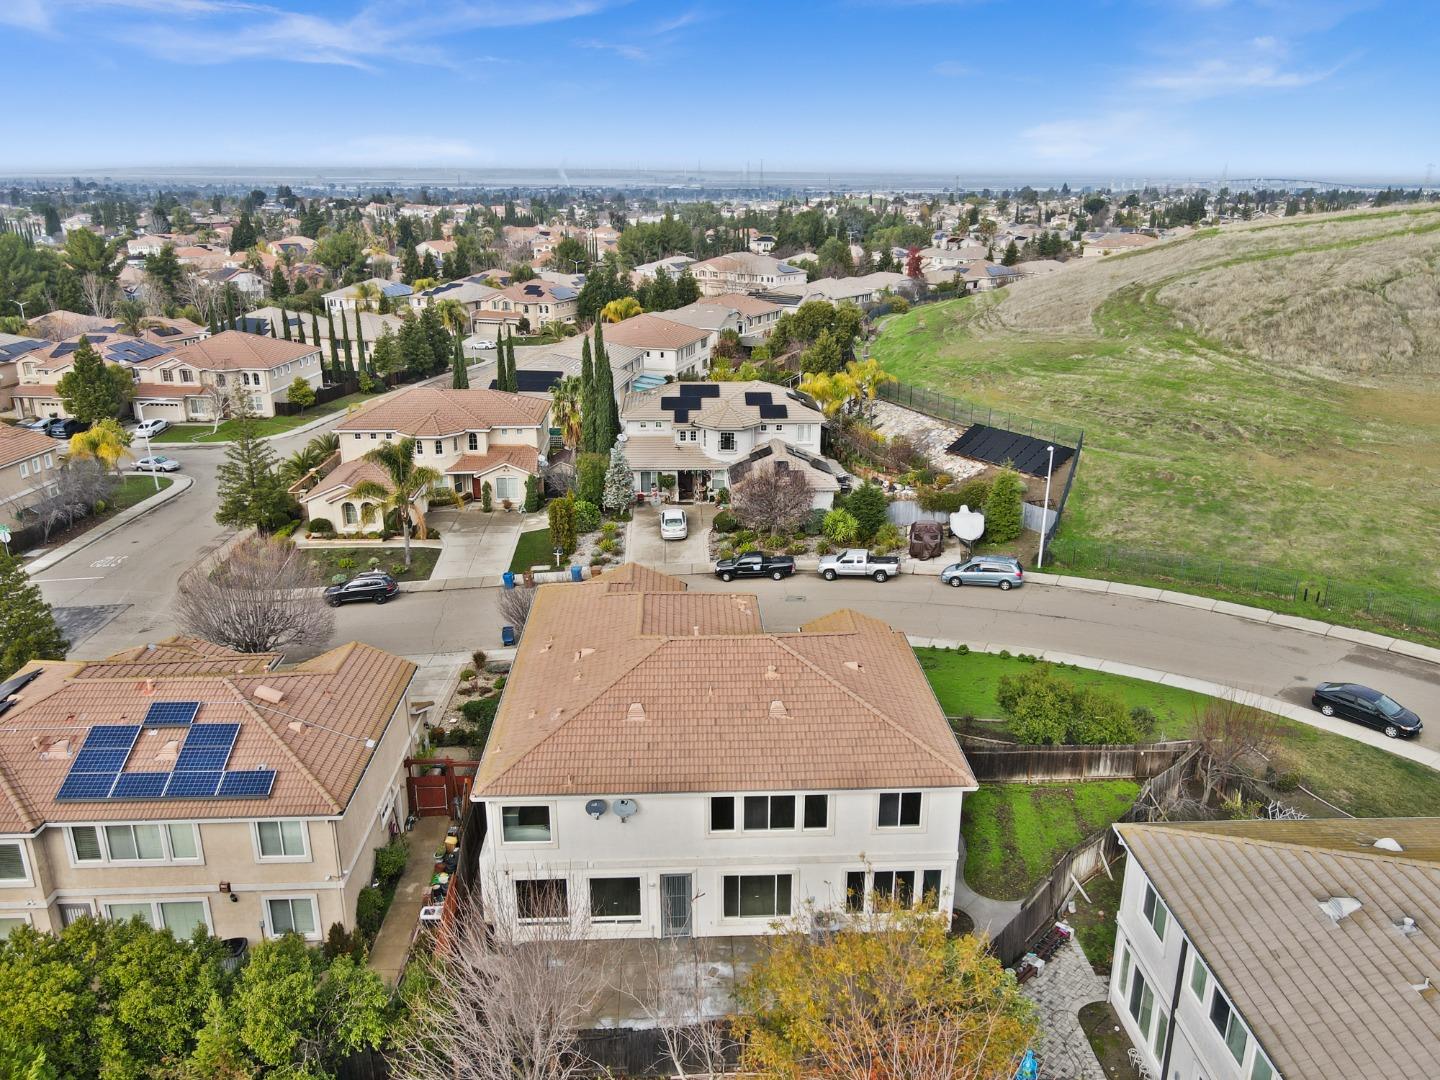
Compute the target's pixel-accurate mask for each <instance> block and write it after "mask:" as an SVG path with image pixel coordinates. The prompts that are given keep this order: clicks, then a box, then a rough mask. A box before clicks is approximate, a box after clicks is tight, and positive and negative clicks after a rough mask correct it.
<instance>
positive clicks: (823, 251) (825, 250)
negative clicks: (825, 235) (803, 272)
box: [816, 236, 855, 277]
mask: <svg viewBox="0 0 1440 1080" xmlns="http://www.w3.org/2000/svg"><path fill="white" fill-rule="evenodd" d="M816 257H817V258H819V260H820V273H821V274H822V275H823V276H824V277H847V276H849V275H850V274H852V273H854V272H855V260H854V258H853V257H852V256H851V254H850V245H849V244H847V243H846V242H845V241H844V240H841V239H840V238H839V237H838V236H832V237H830V239H829V240H826V241H825V243H823V244H821V245H820V250H819V251H818V252H816Z"/></svg>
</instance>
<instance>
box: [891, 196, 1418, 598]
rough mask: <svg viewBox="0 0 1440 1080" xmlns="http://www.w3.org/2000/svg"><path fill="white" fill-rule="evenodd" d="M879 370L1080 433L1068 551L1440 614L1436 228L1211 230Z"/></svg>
mask: <svg viewBox="0 0 1440 1080" xmlns="http://www.w3.org/2000/svg"><path fill="white" fill-rule="evenodd" d="M873 355H875V356H877V357H879V359H880V360H881V361H882V362H883V363H884V364H885V366H886V367H887V368H889V369H890V370H891V371H892V372H894V373H895V374H896V375H898V376H899V377H900V378H901V379H903V380H904V381H906V382H911V383H916V384H918V385H924V386H930V387H933V388H936V389H940V390H945V391H947V392H949V393H953V394H956V395H957V396H961V397H965V398H969V399H972V400H979V401H982V402H985V403H988V404H992V405H996V406H1004V407H1008V408H1013V409H1016V410H1018V411H1020V412H1022V413H1027V414H1030V415H1032V416H1035V417H1038V418H1042V419H1051V420H1056V421H1061V422H1066V423H1071V424H1076V425H1080V426H1083V427H1084V428H1085V429H1086V454H1085V462H1084V464H1083V465H1082V467H1081V470H1080V474H1079V480H1078V482H1077V485H1076V494H1075V496H1074V498H1072V501H1071V505H1070V510H1069V514H1068V517H1067V522H1066V525H1065V527H1064V529H1063V530H1062V535H1063V536H1066V537H1069V538H1072V539H1078V540H1081V541H1106V542H1115V543H1124V544H1133V545H1143V546H1148V547H1155V548H1162V549H1165V550H1168V551H1174V552H1180V553H1187V554H1190V555H1194V556H1218V557H1223V558H1227V559H1231V560H1235V561H1239V562H1259V563H1265V564H1270V565H1274V566H1277V567H1281V568H1284V569H1285V570H1287V571H1293V572H1295V573H1296V574H1299V575H1304V576H1305V577H1307V578H1309V579H1313V580H1316V581H1319V580H1345V581H1353V582H1355V583H1357V584H1359V585H1363V586H1365V587H1374V588H1383V589H1387V590H1393V591H1396V592H1398V593H1400V594H1402V595H1403V596H1406V597H1409V598H1413V599H1415V600H1417V601H1419V602H1420V603H1422V604H1434V605H1436V607H1437V609H1440V560H1437V559H1436V558H1435V555H1434V553H1435V552H1436V551H1437V550H1440V497H1437V494H1436V492H1437V487H1440V208H1434V209H1424V210H1418V211H1417V210H1406V211H1386V212H1372V213H1363V214H1345V215H1335V216H1331V217H1328V218H1313V219H1312V218H1305V219H1300V220H1295V221H1285V222H1270V223H1265V224H1258V225H1248V226H1244V225H1242V226H1231V227H1227V228H1223V229H1208V230H1202V231H1200V232H1197V233H1195V234H1194V235H1192V236H1190V237H1187V238H1184V239H1181V240H1177V241H1173V242H1169V243H1165V244H1161V245H1157V246H1156V247H1153V248H1149V249H1146V250H1144V251H1140V252H1136V253H1134V254H1127V255H1122V256H1114V257H1110V258H1105V259H1100V260H1096V261H1094V262H1092V263H1087V264H1085V265H1082V266H1079V267H1075V268H1071V269H1067V270H1065V271H1063V272H1061V273H1058V274H1051V275H1047V276H1044V277H1041V278H1038V279H1033V280H1030V281H1024V282H1021V283H1019V284H1017V285H1015V286H1012V287H1011V288H1009V289H1007V290H1004V291H1003V292H1001V293H998V294H988V295H985V296H980V297H974V298H967V299H963V300H957V301H950V302H946V303H941V304H934V305H925V306H921V307H917V308H916V309H914V310H913V311H911V312H910V313H908V314H906V315H903V316H898V317H893V318H891V319H889V320H887V321H886V323H885V325H884V327H883V329H882V332H881V334H880V337H879V339H878V340H877V342H876V343H875V347H874V349H873ZM1437 614H1440V611H1437Z"/></svg>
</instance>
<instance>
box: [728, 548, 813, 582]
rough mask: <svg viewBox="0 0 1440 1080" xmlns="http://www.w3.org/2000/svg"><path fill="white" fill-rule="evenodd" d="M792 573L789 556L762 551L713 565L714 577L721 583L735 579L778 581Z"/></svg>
mask: <svg viewBox="0 0 1440 1080" xmlns="http://www.w3.org/2000/svg"><path fill="white" fill-rule="evenodd" d="M793 573H795V560H794V559H792V558H791V557H790V556H789V555H766V554H765V553H764V552H763V551H751V552H747V553H746V554H744V555H739V556H736V557H735V558H733V559H721V560H720V561H719V562H717V563H716V564H715V576H716V577H718V578H719V579H720V580H721V581H733V580H734V579H735V578H737V577H741V578H743V577H769V578H774V579H775V580H776V581H779V580H780V579H781V578H787V577H789V576H790V575H791V574H793Z"/></svg>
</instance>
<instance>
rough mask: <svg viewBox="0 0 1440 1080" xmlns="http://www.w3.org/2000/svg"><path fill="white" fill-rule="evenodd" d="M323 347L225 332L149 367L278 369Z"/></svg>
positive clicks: (160, 358)
mask: <svg viewBox="0 0 1440 1080" xmlns="http://www.w3.org/2000/svg"><path fill="white" fill-rule="evenodd" d="M319 351H320V350H319V348H318V347H317V346H316V345H314V344H313V343H311V344H305V345H302V344H300V342H298V341H286V340H284V339H283V338H272V337H261V336H260V335H259V334H242V333H241V332H240V331H238V330H225V331H223V332H221V333H219V334H216V335H215V336H214V337H208V338H206V339H205V340H204V341H196V342H192V343H191V344H189V345H185V346H183V347H182V348H179V349H176V350H175V351H174V352H173V353H171V354H170V355H169V356H163V357H156V358H155V359H154V360H149V361H146V362H145V364H144V366H146V367H168V366H170V365H171V364H189V365H190V366H191V367H196V368H200V369H202V370H205V371H235V370H238V369H240V368H248V369H253V368H274V367H279V366H280V365H281V364H288V363H291V362H293V361H295V360H299V359H300V358H301V357H304V356H310V355H312V354H313V353H318V352H319Z"/></svg>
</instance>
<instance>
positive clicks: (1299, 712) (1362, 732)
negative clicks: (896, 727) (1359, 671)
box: [906, 634, 1440, 771]
mask: <svg viewBox="0 0 1440 1080" xmlns="http://www.w3.org/2000/svg"><path fill="white" fill-rule="evenodd" d="M906 640H907V641H909V642H910V644H911V646H912V647H916V648H920V647H930V648H936V649H954V648H958V647H959V646H961V645H964V646H965V647H966V648H968V649H969V650H970V651H971V652H983V653H998V652H1009V653H1012V654H1014V655H1018V654H1020V653H1025V652H1027V650H1026V648H1025V646H1023V645H1002V644H998V643H995V642H974V641H951V640H948V639H945V638H927V637H920V636H918V635H914V634H907V635H906ZM1028 655H1032V656H1038V657H1039V658H1040V659H1042V660H1048V661H1050V662H1051V663H1055V664H1070V665H1072V666H1074V667H1080V668H1087V669H1089V670H1091V671H1104V672H1108V673H1110V674H1113V675H1127V676H1129V677H1130V678H1132V679H1143V680H1145V681H1146V682H1153V683H1160V684H1161V685H1164V686H1174V687H1178V688H1180V689H1182V690H1193V691H1195V692H1196V693H1198V694H1207V695H1209V696H1210V697H1217V698H1225V699H1227V700H1232V701H1238V702H1240V703H1241V704H1243V705H1250V706H1253V707H1255V708H1257V709H1263V710H1265V711H1266V712H1271V713H1275V714H1276V715H1278V716H1283V717H1285V718H1286V719H1288V720H1296V721H1299V722H1300V723H1302V724H1307V725H1308V726H1310V727H1313V728H1318V729H1320V730H1321V731H1324V732H1326V733H1328V734H1331V735H1342V736H1344V737H1345V738H1347V739H1353V740H1355V741H1356V742H1361V743H1365V744H1366V745H1368V746H1373V747H1375V748H1377V749H1380V750H1384V751H1387V752H1388V753H1391V754H1394V755H1395V756H1396V757H1403V758H1408V759H1409V760H1411V761H1414V762H1418V763H1419V764H1421V765H1426V766H1428V767H1429V768H1432V769H1435V770H1436V771H1440V751H1437V750H1431V749H1430V748H1429V747H1425V746H1421V745H1419V744H1418V743H1413V742H1409V741H1406V740H1403V739H1387V738H1385V736H1384V735H1382V734H1380V733H1379V732H1378V731H1371V730H1369V729H1368V728H1363V727H1360V726H1359V725H1358V724H1347V723H1345V721H1343V720H1336V719H1334V718H1332V717H1325V716H1321V715H1320V713H1318V712H1316V711H1315V710H1313V709H1307V708H1305V707H1304V706H1302V705H1295V704H1292V703H1291V702H1289V701H1285V700H1283V699H1281V698H1272V697H1266V696H1265V695H1263V694H1256V693H1254V692H1253V691H1250V690H1241V689H1240V688H1239V687H1235V686H1225V685H1223V684H1221V683H1213V682H1207V681H1205V680H1204V679H1192V678H1191V677H1189V676H1188V675H1176V674H1174V673H1173V672H1168V671H1160V670H1157V669H1155V668H1147V667H1140V666H1138V665H1135V664H1124V663H1120V662H1119V661H1116V660H1102V659H1099V658H1097V657H1094V656H1079V655H1076V654H1074V653H1067V652H1061V651H1059V650H1056V649H1049V650H1042V651H1040V652H1037V653H1028Z"/></svg>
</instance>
